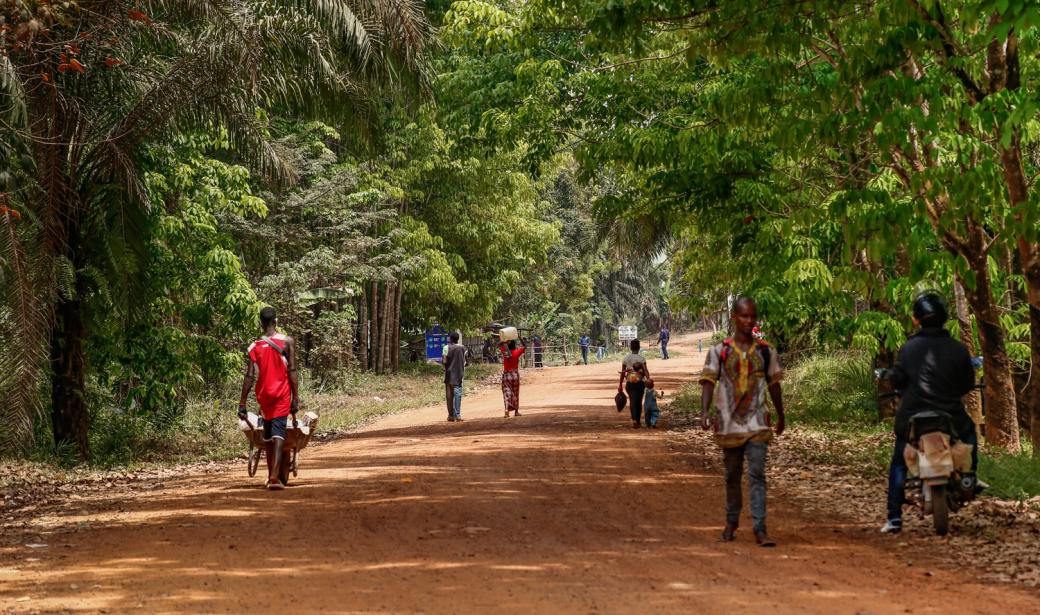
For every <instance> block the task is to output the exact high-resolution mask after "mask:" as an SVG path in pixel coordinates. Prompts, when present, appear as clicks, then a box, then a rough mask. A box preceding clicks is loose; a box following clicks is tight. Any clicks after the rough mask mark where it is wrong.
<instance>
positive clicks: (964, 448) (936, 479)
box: [876, 361, 981, 536]
mask: <svg viewBox="0 0 1040 615" xmlns="http://www.w3.org/2000/svg"><path fill="white" fill-rule="evenodd" d="M973 362H974V361H973ZM887 371H888V370H877V372H876V376H877V378H878V379H879V380H880V379H884V378H886V377H887V375H888V374H887ZM900 394H901V393H900V392H899V391H894V392H892V393H885V394H883V395H882V398H885V397H896V396H899V395H900ZM972 449H973V446H972V445H971V444H969V443H966V442H961V441H959V440H958V439H957V430H956V429H955V427H954V422H953V417H952V416H951V415H950V414H949V413H947V412H943V411H941V410H935V409H928V410H922V411H920V412H917V413H916V414H914V415H913V416H912V417H911V418H910V433H909V439H908V440H907V444H906V448H904V449H903V459H904V460H905V461H906V467H907V469H908V476H907V480H906V483H905V486H904V492H905V494H906V495H905V499H906V501H907V503H909V504H911V505H913V506H916V507H917V508H918V509H919V510H920V511H921V513H922V514H923V515H931V516H932V525H933V526H934V528H935V533H936V534H937V535H939V536H945V535H946V533H947V532H949V529H950V513H951V512H957V511H958V510H959V509H960V508H961V507H962V506H964V505H965V504H967V503H969V502H971V501H972V500H974V499H975V496H976V495H977V494H978V492H979V491H981V486H980V483H979V481H978V478H977V477H976V476H975V473H974V472H972V471H971V453H972Z"/></svg>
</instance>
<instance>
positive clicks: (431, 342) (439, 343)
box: [426, 325, 448, 362]
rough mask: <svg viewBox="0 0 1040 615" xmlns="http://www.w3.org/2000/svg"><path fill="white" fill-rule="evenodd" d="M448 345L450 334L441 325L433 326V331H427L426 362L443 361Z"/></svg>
mask: <svg viewBox="0 0 1040 615" xmlns="http://www.w3.org/2000/svg"><path fill="white" fill-rule="evenodd" d="M447 344H448V332H447V331H445V330H444V327H442V326H440V325H433V328H432V329H429V330H428V331H426V360H427V361H438V362H439V361H441V360H442V359H443V358H444V347H445V346H446V345H447Z"/></svg>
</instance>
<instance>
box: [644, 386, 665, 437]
mask: <svg viewBox="0 0 1040 615" xmlns="http://www.w3.org/2000/svg"><path fill="white" fill-rule="evenodd" d="M662 397H664V391H657V390H656V389H654V379H653V378H647V379H646V393H645V397H644V398H643V416H645V417H646V424H647V426H648V427H650V429H657V419H658V417H660V416H661V409H660V408H658V407H657V400H658V399H660V398H662Z"/></svg>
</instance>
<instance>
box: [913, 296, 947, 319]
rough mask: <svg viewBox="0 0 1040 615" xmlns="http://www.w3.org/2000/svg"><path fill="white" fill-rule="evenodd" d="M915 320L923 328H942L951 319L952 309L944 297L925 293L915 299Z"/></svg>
mask: <svg viewBox="0 0 1040 615" xmlns="http://www.w3.org/2000/svg"><path fill="white" fill-rule="evenodd" d="M914 318H916V319H917V321H918V322H919V323H921V326H922V327H941V326H943V325H944V324H946V321H947V320H949V319H950V308H949V307H947V305H946V300H945V299H943V298H942V295H940V294H939V293H937V292H935V291H934V290H929V291H925V292H923V293H921V294H920V295H918V296H917V298H916V299H914Z"/></svg>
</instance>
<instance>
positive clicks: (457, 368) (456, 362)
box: [444, 344, 466, 387]
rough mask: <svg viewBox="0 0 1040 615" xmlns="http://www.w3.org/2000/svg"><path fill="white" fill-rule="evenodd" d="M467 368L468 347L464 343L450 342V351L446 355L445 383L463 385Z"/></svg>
mask: <svg viewBox="0 0 1040 615" xmlns="http://www.w3.org/2000/svg"><path fill="white" fill-rule="evenodd" d="M465 369H466V347H465V346H463V345H462V344H448V352H447V353H446V354H445V355H444V383H445V384H450V385H452V386H456V387H460V386H462V376H463V374H464V372H465Z"/></svg>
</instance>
